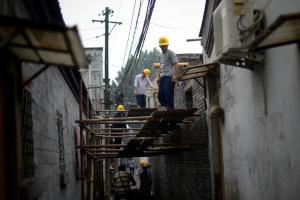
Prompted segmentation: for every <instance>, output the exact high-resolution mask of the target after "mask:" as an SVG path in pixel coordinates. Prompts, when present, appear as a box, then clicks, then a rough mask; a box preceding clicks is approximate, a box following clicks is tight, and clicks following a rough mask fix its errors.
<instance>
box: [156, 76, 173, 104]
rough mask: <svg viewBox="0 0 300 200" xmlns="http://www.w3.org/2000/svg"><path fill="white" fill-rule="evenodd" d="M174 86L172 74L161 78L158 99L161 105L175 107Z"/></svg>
mask: <svg viewBox="0 0 300 200" xmlns="http://www.w3.org/2000/svg"><path fill="white" fill-rule="evenodd" d="M174 86H175V83H174V82H173V81H172V76H163V77H160V80H159V90H158V100H159V103H160V105H161V106H166V107H167V108H168V109H171V110H173V109H174Z"/></svg>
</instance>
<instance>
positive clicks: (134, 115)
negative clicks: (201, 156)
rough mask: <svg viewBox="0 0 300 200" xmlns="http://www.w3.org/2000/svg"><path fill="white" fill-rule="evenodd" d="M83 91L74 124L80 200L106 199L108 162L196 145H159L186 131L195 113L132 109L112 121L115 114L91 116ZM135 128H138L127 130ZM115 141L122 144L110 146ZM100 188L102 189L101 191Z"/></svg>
mask: <svg viewBox="0 0 300 200" xmlns="http://www.w3.org/2000/svg"><path fill="white" fill-rule="evenodd" d="M82 87H83V83H82V82H81V83H80V108H79V120H77V121H76V123H78V124H79V126H80V144H79V145H77V146H76V150H77V151H78V150H80V181H81V199H82V200H84V199H86V198H87V199H100V196H103V195H104V193H106V195H108V193H109V192H110V172H109V167H107V166H109V162H110V160H111V159H117V158H129V157H151V156H158V155H165V154H171V153H178V152H182V151H186V150H191V149H192V147H193V145H197V144H191V143H190V144H178V143H176V144H175V143H162V142H158V140H159V138H161V137H164V136H166V135H170V134H180V130H181V126H184V125H186V126H187V127H189V126H190V124H191V123H192V122H193V117H194V116H195V115H194V113H195V112H196V109H189V110H184V109H179V110H170V111H158V110H157V109H156V108H134V109H129V110H128V111H125V112H124V113H125V116H124V117H111V116H110V115H109V114H111V113H113V112H116V111H112V110H101V111H97V112H93V110H92V109H91V108H90V107H89V106H87V105H89V104H88V97H84V96H83V93H82V89H83V88H82ZM86 95H88V94H86ZM84 100H85V101H84ZM84 105H85V106H84ZM115 123H117V124H126V125H127V128H112V127H110V126H109V125H111V124H115ZM134 124H135V125H136V124H137V125H139V127H138V128H137V127H128V125H134ZM116 139H121V141H122V142H121V143H118V144H116V143H114V142H113V140H116ZM104 163H105V164H104ZM99 166H100V167H99ZM103 166H106V167H104V168H103ZM101 171H102V172H101ZM103 174H104V178H105V184H104V181H103ZM99 179H102V180H99ZM102 186H105V187H104V190H103V187H102ZM85 192H86V194H85Z"/></svg>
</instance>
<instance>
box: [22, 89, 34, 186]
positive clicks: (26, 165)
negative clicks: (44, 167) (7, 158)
mask: <svg viewBox="0 0 300 200" xmlns="http://www.w3.org/2000/svg"><path fill="white" fill-rule="evenodd" d="M22 100H23V101H22V132H21V150H22V152H21V153H22V157H21V181H22V182H23V183H26V182H28V181H30V180H32V178H33V177H34V161H33V155H34V154H33V133H32V111H31V105H32V98H31V94H30V92H29V91H27V90H25V89H24V90H23V99H22Z"/></svg>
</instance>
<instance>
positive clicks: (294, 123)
mask: <svg viewBox="0 0 300 200" xmlns="http://www.w3.org/2000/svg"><path fill="white" fill-rule="evenodd" d="M255 3H256V7H258V8H261V9H263V10H264V12H265V15H266V26H268V25H269V24H270V23H271V22H273V21H274V20H275V19H276V17H277V16H278V15H279V14H281V13H289V12H295V11H297V12H299V10H300V1H297V0H289V1H284V3H283V2H282V1H280V0H275V1H269V0H263V1H255ZM205 61H206V62H209V61H210V59H209V58H207V57H205ZM299 66H300V47H299V45H297V44H293V45H287V46H282V47H277V48H272V49H269V50H267V51H265V64H264V65H263V66H261V67H257V68H254V69H253V70H247V69H241V68H237V67H232V66H224V65H221V66H220V88H219V100H220V105H221V107H222V108H223V109H224V111H225V116H224V120H223V121H222V122H221V133H222V141H223V153H224V154H223V158H224V177H225V194H226V199H233V200H239V199H243V200H250V199H251V200H252V199H270V200H271V199H272V200H276V199H278V200H279V199H280V200H281V199H293V200H296V199H299V198H300V192H299V189H298V188H299V187H300V170H299V169H300V156H299V153H298V152H299V151H300V147H299V142H298V141H299V140H300V134H299V133H300V131H299V129H300V125H299V119H300V106H299V102H300V89H299V88H300V87H299V86H300V68H299Z"/></svg>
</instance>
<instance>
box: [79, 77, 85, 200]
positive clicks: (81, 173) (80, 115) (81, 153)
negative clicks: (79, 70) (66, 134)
mask: <svg viewBox="0 0 300 200" xmlns="http://www.w3.org/2000/svg"><path fill="white" fill-rule="evenodd" d="M79 101H80V102H79V120H80V121H81V120H82V80H81V81H80V95H79ZM83 146H84V144H83V130H82V128H81V126H80V148H81V151H80V191H81V200H84V169H83V165H84V162H83V159H84V157H83V156H84V155H83V151H82V148H83Z"/></svg>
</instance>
